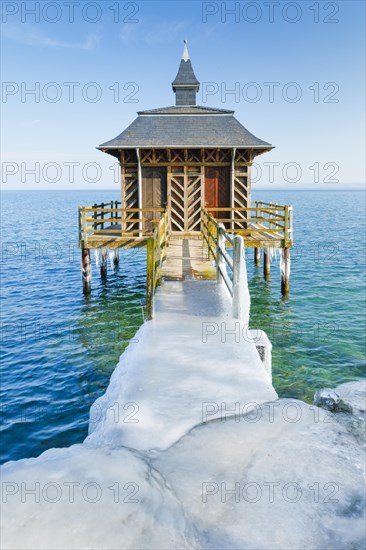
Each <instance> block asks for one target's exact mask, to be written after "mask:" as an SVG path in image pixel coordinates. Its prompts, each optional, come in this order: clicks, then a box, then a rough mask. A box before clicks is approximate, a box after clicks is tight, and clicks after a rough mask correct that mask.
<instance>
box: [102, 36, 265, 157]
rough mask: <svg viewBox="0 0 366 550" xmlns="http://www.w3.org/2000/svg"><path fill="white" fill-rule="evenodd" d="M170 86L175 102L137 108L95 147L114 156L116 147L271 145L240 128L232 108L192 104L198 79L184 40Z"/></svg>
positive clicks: (116, 154)
mask: <svg viewBox="0 0 366 550" xmlns="http://www.w3.org/2000/svg"><path fill="white" fill-rule="evenodd" d="M172 86H173V90H174V92H175V94H176V101H177V104H176V105H175V106H172V107H162V108H160V109H151V110H148V111H139V112H138V117H137V118H136V119H135V120H134V122H132V124H131V125H130V126H129V127H128V128H127V129H126V130H124V131H123V132H122V133H121V134H119V135H118V136H117V137H115V138H114V139H111V140H110V141H106V142H105V143H103V144H102V145H100V146H99V147H98V149H100V150H101V151H105V152H106V153H110V154H112V155H115V156H118V153H117V150H118V149H128V148H169V147H170V148H195V147H196V148H197V147H211V148H231V147H237V148H253V149H254V148H256V149H261V150H262V151H263V150H264V151H268V150H269V149H272V145H270V144H269V143H267V142H266V141H262V140H261V139H259V138H257V137H256V136H254V135H253V134H252V133H251V132H249V131H248V130H247V129H246V128H244V126H243V125H242V124H240V122H238V121H237V120H236V118H235V117H234V116H233V114H234V111H229V110H226V109H214V108H212V107H205V106H198V105H195V101H196V100H195V98H196V94H197V91H198V88H199V82H198V80H197V78H196V76H195V74H194V72H193V68H192V64H191V61H190V58H189V53H188V48H187V41H186V40H185V41H184V50H183V56H182V60H181V63H180V67H179V71H178V74H177V76H176V78H175V80H174V81H173V84H172ZM262 151H261V152H262Z"/></svg>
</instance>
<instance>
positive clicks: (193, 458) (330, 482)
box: [154, 399, 365, 550]
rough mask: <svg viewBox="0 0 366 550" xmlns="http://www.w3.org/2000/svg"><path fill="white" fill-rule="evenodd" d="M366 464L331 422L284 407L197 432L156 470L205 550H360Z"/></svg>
mask: <svg viewBox="0 0 366 550" xmlns="http://www.w3.org/2000/svg"><path fill="white" fill-rule="evenodd" d="M271 411H272V412H271ZM363 464H364V455H363V453H362V451H361V449H360V448H359V447H358V445H357V444H356V442H355V440H354V439H353V438H352V437H351V435H350V434H348V433H347V431H346V430H345V429H344V428H343V427H342V426H340V425H339V424H338V423H337V422H336V421H335V420H334V416H333V415H331V414H330V413H326V412H325V411H322V410H321V409H319V408H318V407H314V406H309V405H307V404H305V403H303V402H301V401H289V400H284V399H281V400H278V401H276V402H274V403H267V404H265V405H263V406H261V408H260V411H258V415H257V418H255V416H254V415H253V413H252V414H251V415H250V416H243V417H241V418H240V419H239V420H238V419H236V418H231V419H227V421H226V422H220V421H217V420H216V421H212V422H210V423H208V424H206V425H201V426H199V427H197V428H195V429H194V430H192V431H191V432H190V433H189V434H187V435H186V436H185V437H183V438H182V439H181V440H180V441H179V442H178V443H177V444H175V445H174V446H172V447H171V448H170V449H169V450H167V451H165V452H164V453H162V454H161V455H160V456H159V457H158V458H157V459H156V460H155V461H154V465H155V466H156V468H157V469H158V470H159V471H160V472H161V473H162V474H163V475H164V477H165V478H166V481H167V482H168V483H169V485H170V486H171V487H172V490H173V491H174V493H175V494H176V495H177V498H178V499H179V500H180V502H182V504H183V506H184V508H185V511H186V514H187V517H188V519H189V520H190V521H191V522H192V523H193V524H194V525H195V528H196V532H197V537H198V541H199V545H200V547H201V548H205V549H217V548H225V549H234V548H235V549H241V550H244V549H248V550H249V549H250V550H252V549H253V548H255V549H256V550H261V549H263V550H264V549H266V550H268V549H269V548H270V549H271V550H274V549H281V550H283V549H285V548H286V549H287V548H291V549H292V550H305V549H309V550H310V549H311V550H317V549H319V550H324V549H325V548H329V549H330V548H331V549H333V550H351V549H355V548H357V549H361V548H363V547H364V542H365V541H364V535H365V532H364V526H365V524H364V516H363V512H362V508H363V505H364V495H365V485H364V477H363V471H362V466H363Z"/></svg>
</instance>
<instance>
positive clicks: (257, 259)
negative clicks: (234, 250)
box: [254, 248, 261, 267]
mask: <svg viewBox="0 0 366 550" xmlns="http://www.w3.org/2000/svg"><path fill="white" fill-rule="evenodd" d="M254 265H256V266H257V267H258V266H260V265H261V249H260V248H255V249H254Z"/></svg>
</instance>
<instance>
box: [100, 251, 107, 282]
mask: <svg viewBox="0 0 366 550" xmlns="http://www.w3.org/2000/svg"><path fill="white" fill-rule="evenodd" d="M107 263H108V256H107V249H106V248H102V250H101V254H100V275H101V277H103V278H105V277H107Z"/></svg>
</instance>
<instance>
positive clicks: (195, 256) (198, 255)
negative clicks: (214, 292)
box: [162, 236, 216, 281]
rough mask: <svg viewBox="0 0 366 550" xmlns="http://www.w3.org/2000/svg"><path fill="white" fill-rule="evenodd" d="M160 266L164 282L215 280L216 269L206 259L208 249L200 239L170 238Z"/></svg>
mask: <svg viewBox="0 0 366 550" xmlns="http://www.w3.org/2000/svg"><path fill="white" fill-rule="evenodd" d="M166 254H167V256H166V260H165V262H164V264H163V266H162V277H163V278H164V279H165V280H166V281H183V280H185V279H200V280H202V279H208V280H215V279H216V267H215V265H214V262H213V261H212V260H209V259H208V249H207V245H206V243H205V242H204V241H203V239H202V238H194V239H189V238H180V237H177V236H172V237H171V238H170V241H169V246H168V247H167V251H166Z"/></svg>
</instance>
